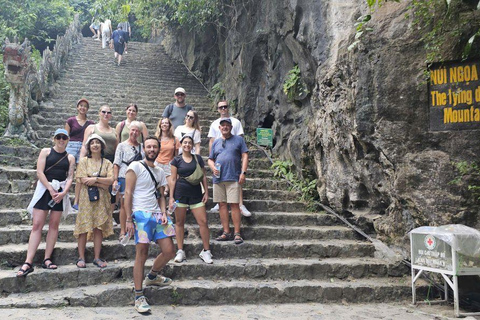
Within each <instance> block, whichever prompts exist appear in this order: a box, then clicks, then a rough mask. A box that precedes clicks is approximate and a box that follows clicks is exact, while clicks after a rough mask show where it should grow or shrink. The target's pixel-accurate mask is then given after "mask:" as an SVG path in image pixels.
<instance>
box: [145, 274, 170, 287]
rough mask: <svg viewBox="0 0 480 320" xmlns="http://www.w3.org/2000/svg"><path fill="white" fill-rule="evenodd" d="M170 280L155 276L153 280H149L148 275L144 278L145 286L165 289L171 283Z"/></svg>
mask: <svg viewBox="0 0 480 320" xmlns="http://www.w3.org/2000/svg"><path fill="white" fill-rule="evenodd" d="M172 282H173V281H172V279H170V278H167V277H164V276H161V275H157V276H156V277H155V279H153V280H150V278H149V277H148V275H147V276H146V277H145V286H160V287H165V286H169V285H170V284H171V283H172Z"/></svg>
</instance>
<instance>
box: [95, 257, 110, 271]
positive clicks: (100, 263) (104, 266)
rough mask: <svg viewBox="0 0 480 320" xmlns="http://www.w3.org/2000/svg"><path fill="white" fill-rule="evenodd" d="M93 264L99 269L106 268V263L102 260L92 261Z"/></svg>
mask: <svg viewBox="0 0 480 320" xmlns="http://www.w3.org/2000/svg"><path fill="white" fill-rule="evenodd" d="M93 264H94V265H96V266H97V267H99V268H100V269H103V268H106V267H107V261H105V260H103V259H94V260H93Z"/></svg>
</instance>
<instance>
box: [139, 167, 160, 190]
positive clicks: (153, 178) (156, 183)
mask: <svg viewBox="0 0 480 320" xmlns="http://www.w3.org/2000/svg"><path fill="white" fill-rule="evenodd" d="M140 163H141V164H142V165H143V166H144V167H145V169H147V171H148V173H150V177H151V178H152V180H153V183H155V190H156V189H157V186H158V182H157V180H156V179H155V177H154V176H153V173H152V171H150V169H149V168H148V166H147V165H146V164H145V162H143V161H140Z"/></svg>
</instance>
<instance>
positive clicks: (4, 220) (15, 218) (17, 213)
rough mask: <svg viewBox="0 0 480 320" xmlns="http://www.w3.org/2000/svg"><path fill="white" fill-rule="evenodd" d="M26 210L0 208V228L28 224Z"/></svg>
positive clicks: (28, 218)
mask: <svg viewBox="0 0 480 320" xmlns="http://www.w3.org/2000/svg"><path fill="white" fill-rule="evenodd" d="M26 208H27V207H25V208H23V209H12V208H0V227H5V226H8V225H19V224H22V223H24V224H26V223H30V221H31V220H30V215H29V214H28V212H27V209H26Z"/></svg>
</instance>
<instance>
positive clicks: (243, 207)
mask: <svg viewBox="0 0 480 320" xmlns="http://www.w3.org/2000/svg"><path fill="white" fill-rule="evenodd" d="M240 212H241V213H242V215H243V216H244V217H251V216H252V213H251V212H250V211H248V210H247V208H245V205H244V204H242V205H241V206H240Z"/></svg>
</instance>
